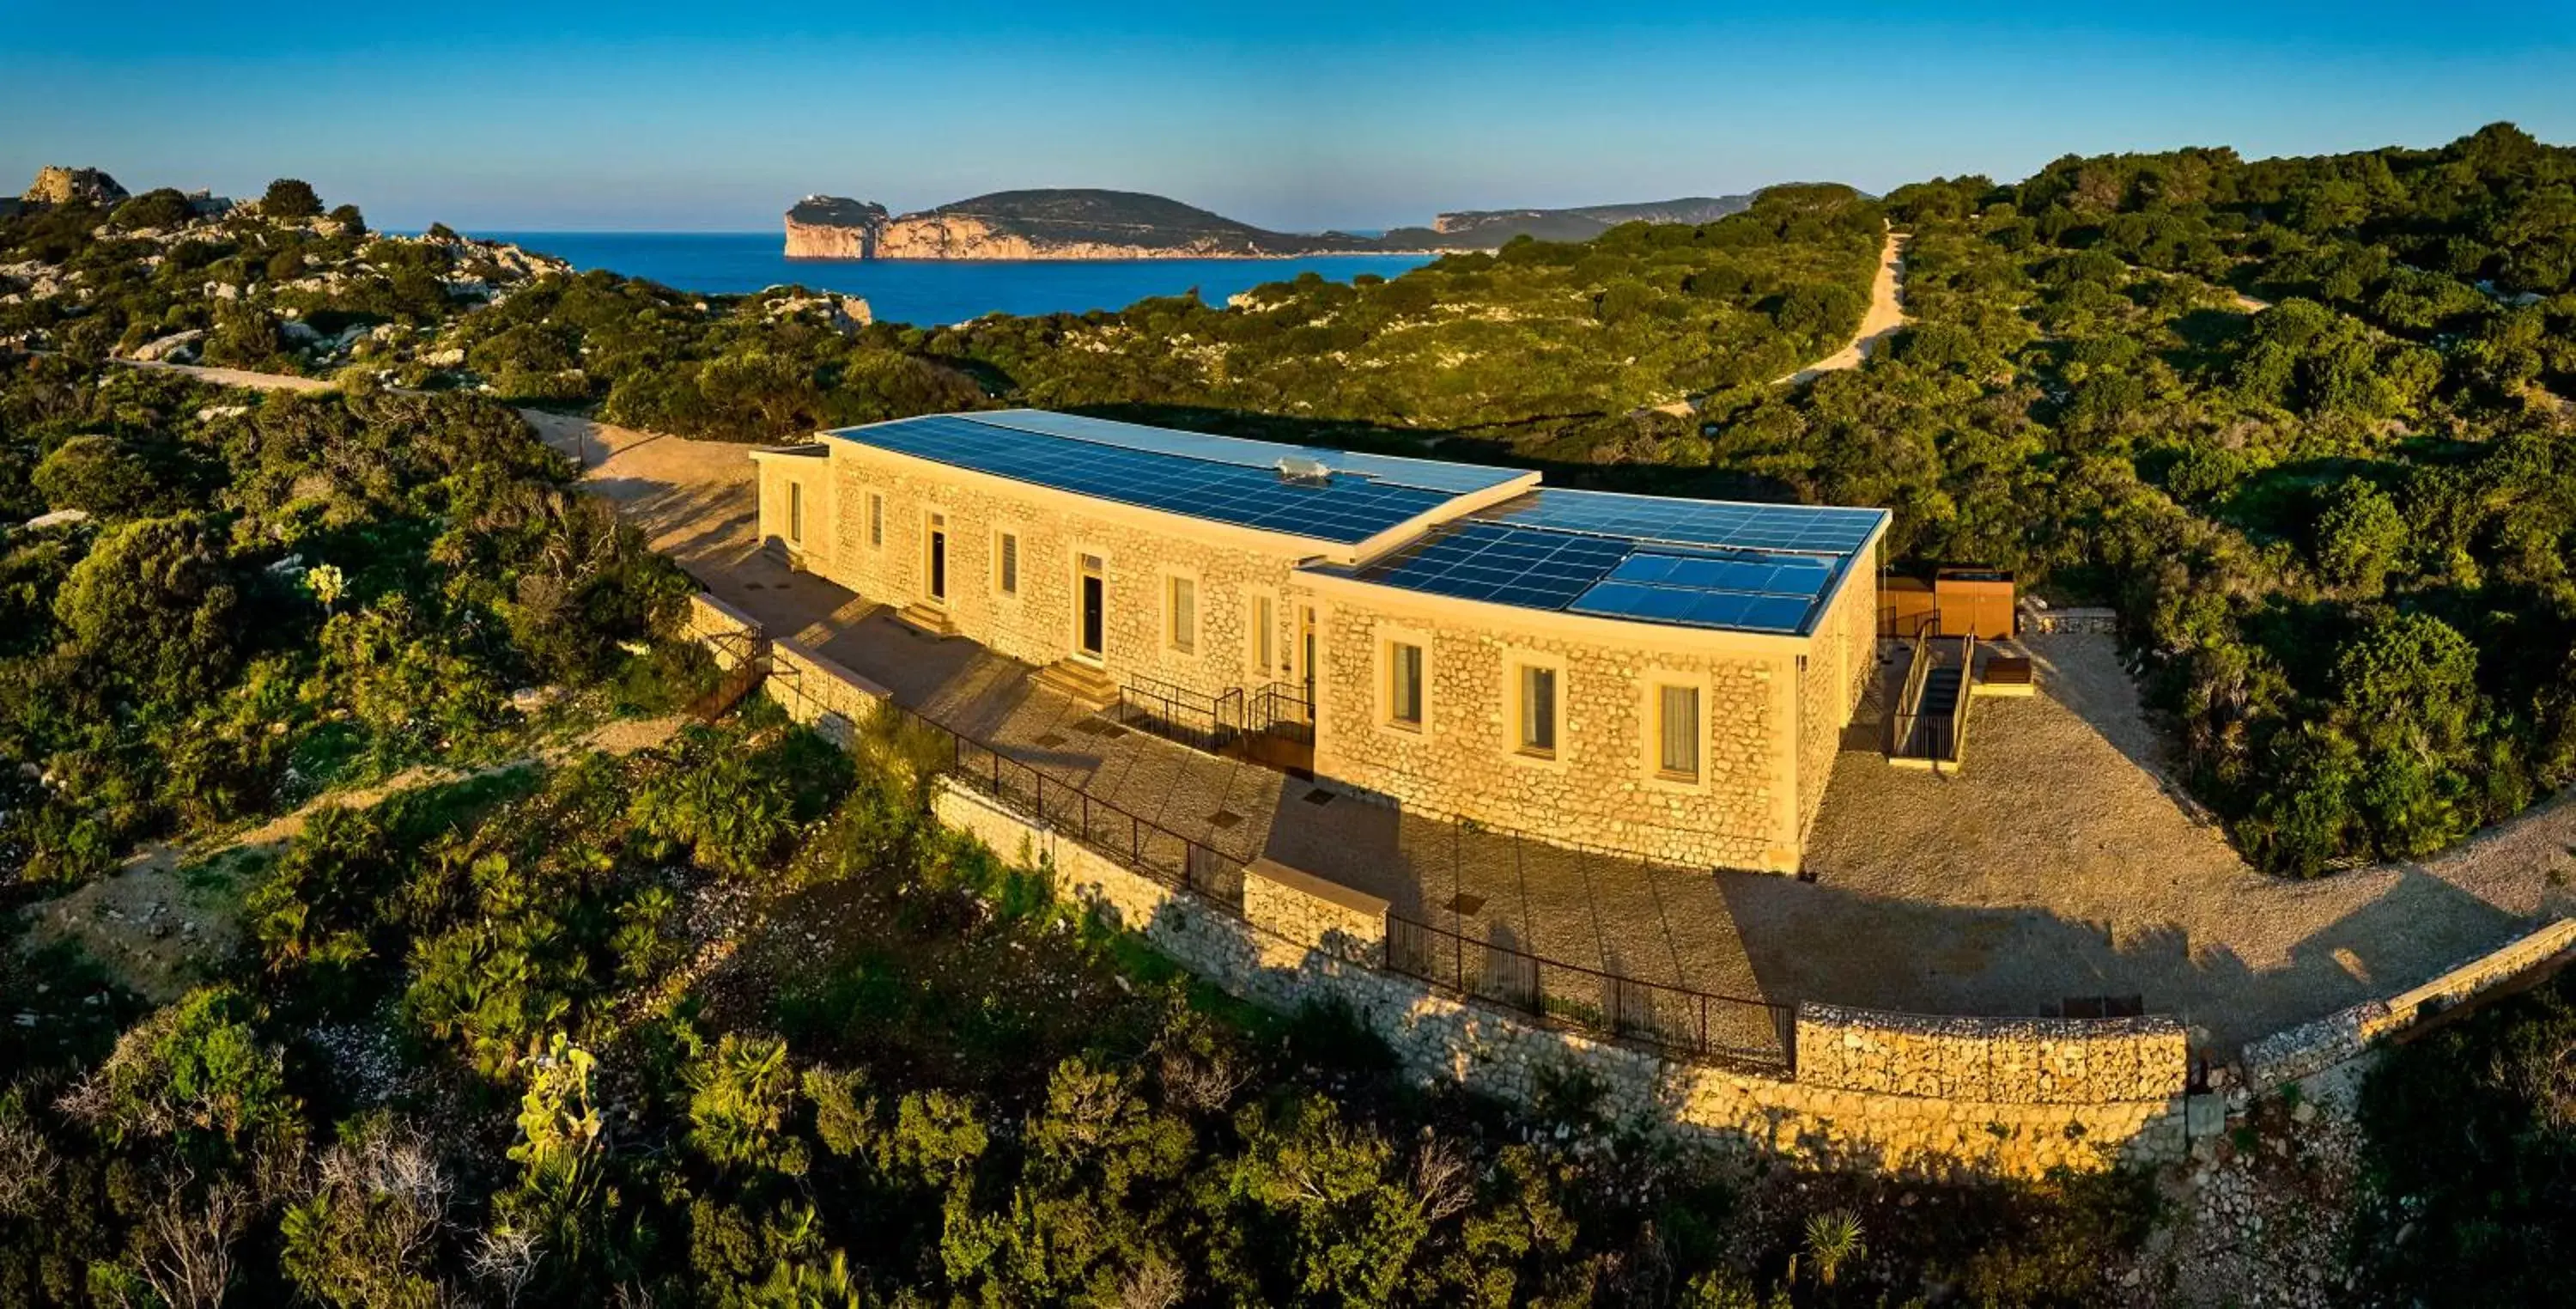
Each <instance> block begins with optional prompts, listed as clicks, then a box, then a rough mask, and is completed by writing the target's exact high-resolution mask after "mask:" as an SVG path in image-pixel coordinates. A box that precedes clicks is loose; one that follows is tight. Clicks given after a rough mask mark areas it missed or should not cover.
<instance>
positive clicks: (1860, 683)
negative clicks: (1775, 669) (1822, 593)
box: [1798, 556, 1878, 846]
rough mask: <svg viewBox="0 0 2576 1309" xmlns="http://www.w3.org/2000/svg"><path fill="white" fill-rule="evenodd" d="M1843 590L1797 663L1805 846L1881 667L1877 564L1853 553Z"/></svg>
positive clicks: (1800, 828)
mask: <svg viewBox="0 0 2576 1309" xmlns="http://www.w3.org/2000/svg"><path fill="white" fill-rule="evenodd" d="M1850 568H1851V569H1852V572H1851V573H1850V574H1849V575H1848V576H1847V577H1846V579H1845V580H1844V583H1843V587H1842V591H1841V593H1840V594H1839V595H1837V596H1835V598H1834V602H1833V604H1832V605H1831V606H1830V607H1829V608H1827V609H1826V610H1825V613H1824V616H1823V617H1821V618H1819V619H1818V620H1817V621H1816V630H1815V639H1814V640H1813V641H1812V642H1810V649H1809V651H1808V653H1807V654H1806V655H1804V656H1803V657H1802V658H1801V659H1800V660H1799V665H1798V838H1799V842H1800V844H1801V845H1802V846H1803V845H1804V843H1805V840H1806V835H1807V833H1808V832H1810V831H1812V830H1814V828H1815V825H1816V815H1817V814H1818V813H1819V812H1820V811H1822V810H1823V809H1824V806H1825V785H1826V783H1828V782H1830V781H1832V780H1833V775H1834V756H1835V755H1836V754H1838V753H1840V752H1841V749H1842V734H1843V729H1844V728H1846V727H1848V726H1850V725H1851V720H1852V714H1853V712H1854V711H1855V710H1857V709H1858V708H1859V707H1860V702H1861V696H1862V694H1863V693H1864V692H1865V691H1866V690H1867V689H1868V686H1869V679H1870V678H1871V677H1872V676H1874V675H1875V674H1876V672H1877V668H1878V635H1877V628H1878V587H1877V570H1876V568H1875V567H1874V566H1873V563H1872V560H1871V559H1870V558H1869V557H1868V556H1863V557H1861V558H1857V559H1854V560H1853V561H1852V562H1851V564H1850Z"/></svg>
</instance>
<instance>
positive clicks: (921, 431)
mask: <svg viewBox="0 0 2576 1309" xmlns="http://www.w3.org/2000/svg"><path fill="white" fill-rule="evenodd" d="M1059 416H1060V415H1059ZM1119 426H1124V424H1119ZM1139 430H1146V431H1150V430H1152V429H1150V428H1149V429H1139ZM828 435H832V436H837V437H841V438H844V439H846V440H851V441H856V442H859V443H860V444H863V445H872V446H876V447H878V448H880V449H886V450H892V451H895V452H897V453H900V454H908V455H915V456H918V457H920V458H923V459H930V460H936V461H937V462H939V463H943V464H949V465H953V466H955V467H958V468H971V469H974V470H976V471H977V472H984V473H991V474H993V475H995V476H997V477H1007V478H1010V479H1012V480H1014V481H1020V482H1028V483H1032V484H1034V485H1037V486H1047V487H1054V488H1055V489H1057V490H1061V491H1071V492H1074V493H1076V494H1080V495H1088V496H1094V497H1097V498H1099V499H1102V500H1114V501H1117V502H1119V503H1121V504H1132V505H1139V506H1142V507H1144V508H1147V509H1160V510H1163V511H1166V512H1169V513H1175V514H1186V515H1188V516H1190V517H1192V518H1204V519H1209V520H1211V521H1214V522H1220V523H1233V524H1235V525H1237V526H1241V527H1253V528H1260V529H1262V530H1265V531H1272V532H1281V533H1285V534H1287V535H1291V536H1302V537H1308V538H1311V539H1314V540H1319V541H1332V542H1338V543H1340V544H1344V545H1356V544H1358V543H1359V542H1361V541H1365V540H1367V539H1368V538H1370V537H1372V536H1375V535H1377V534H1378V533H1380V532H1383V531H1385V530H1387V529H1388V528H1391V527H1395V526H1398V525H1400V524H1403V523H1406V522H1410V521H1412V520H1413V519H1414V518H1416V517H1418V516H1420V515H1421V514H1423V513H1425V512H1427V511H1429V510H1431V509H1435V508H1437V507H1439V506H1440V505H1442V504H1444V503H1446V502H1447V501H1448V500H1449V498H1450V497H1449V494H1448V493H1447V492H1442V491H1434V490H1426V489H1423V488H1420V487H1413V486H1398V485H1390V484H1388V483H1385V482H1379V481H1374V480H1372V479H1370V478H1366V477H1361V476H1356V475H1354V474H1350V473H1342V472H1336V473H1334V474H1333V475H1332V476H1331V477H1330V478H1328V479H1325V480H1323V481H1321V482H1312V481H1299V482H1289V481H1284V480H1282V479H1281V478H1280V476H1279V475H1278V473H1277V472H1276V471H1275V470H1273V469H1272V468H1270V467H1267V466H1257V465H1250V464H1239V463H1226V462H1217V461H1211V460H1206V459H1199V458H1193V457H1189V456H1186V455H1179V454H1174V453H1169V452H1165V451H1156V450H1148V449H1142V448H1138V447H1134V446H1125V445H1116V444H1101V443H1097V442H1093V441H1088V440H1083V439H1079V438H1077V439H1072V440H1068V439H1066V438H1064V437H1062V436H1059V435H1053V434H1048V433H1041V432H1036V431H1030V430H1025V429H1023V428H1017V427H1009V426H1002V425H998V424H995V423H990V422H986V421H983V420H982V419H981V418H976V417H966V416H962V415H935V416H931V417H926V418H906V419H900V420H897V421H895V422H891V423H877V424H873V425H870V426H867V427H852V428H843V429H841V430H839V431H835V432H831V433H829V434H828Z"/></svg>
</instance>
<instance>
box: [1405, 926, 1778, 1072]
mask: <svg viewBox="0 0 2576 1309" xmlns="http://www.w3.org/2000/svg"><path fill="white" fill-rule="evenodd" d="M1386 966H1387V970H1388V971H1390V972H1396V973H1402V974H1404V975H1405V976H1407V977H1411V978H1415V979H1417V980H1420V981H1424V982H1428V983H1430V984H1431V985H1433V986H1436V987H1439V988H1441V989H1443V990H1446V991H1450V992H1454V993H1456V994H1459V995H1465V996H1473V997H1475V998H1477V999H1479V1000H1485V1001H1489V1002H1491V1003H1494V1004H1499V1005H1503V1006H1505V1007H1507V1008H1511V1009H1517V1010H1520V1011H1521V1012H1523V1013H1526V1014H1530V1015H1532V1016H1534V1017H1538V1018H1542V1019H1546V1020H1548V1021H1550V1022H1554V1023H1558V1024H1561V1025H1564V1026H1568V1027H1573V1028H1576V1029H1579V1030H1582V1031H1588V1032H1595V1033H1598V1034H1600V1035H1603V1036H1610V1037H1616V1038H1618V1039H1620V1040H1624V1041H1634V1042H1638V1043H1640V1044H1644V1045H1650V1046H1653V1047H1655V1048H1656V1049H1658V1050H1661V1051H1664V1052H1667V1053H1671V1054H1676V1055H1681V1056H1684V1057H1688V1058H1692V1059H1698V1060H1705V1061H1709V1062H1714V1063H1723V1064H1732V1065H1736V1066H1739V1067H1743V1068H1746V1069H1750V1070H1754V1071H1760V1072H1786V1071H1789V1070H1791V1069H1793V1068H1795V1067H1796V1066H1797V1040H1798V1011H1797V1008H1796V1006H1794V1005H1786V1004H1775V1003H1773V1002H1771V1001H1768V1000H1748V999H1745V998H1742V997H1740V996H1731V995H1719V994H1716V993H1714V992H1710V991H1696V990H1692V989H1691V988H1689V987H1682V986H1666V985H1664V984H1662V983H1659V982H1641V981H1639V980H1637V979H1635V978H1633V977H1623V976H1621V975H1619V974H1617V973H1611V972H1604V971H1602V970H1601V969H1598V968H1588V967H1585V966H1584V965H1581V964H1571V963H1567V962H1565V961H1563V960H1560V959H1550V958H1547V957H1545V956H1543V955H1536V954H1532V953H1530V952H1529V951H1526V950H1520V949H1515V948H1513V947H1511V946H1508V945H1499V944H1496V943H1494V942H1492V941H1489V940H1482V939H1479V938H1476V937H1472V936H1468V935H1465V934H1464V933H1460V932H1453V931H1449V930H1448V929H1446V928H1441V927H1434V926H1432V925H1431V924H1429V923H1426V922H1422V921H1420V920H1418V919H1413V918H1408V917H1405V916H1404V915H1402V914H1398V913H1395V912H1392V911H1390V912H1389V913H1388V914H1387V916H1386Z"/></svg>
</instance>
